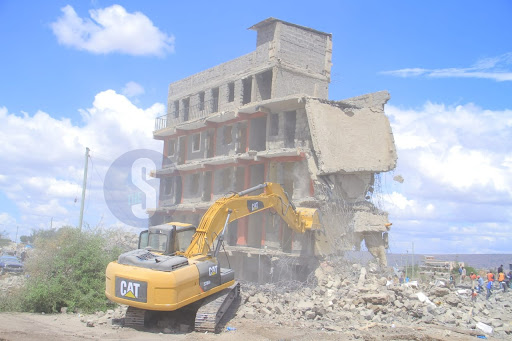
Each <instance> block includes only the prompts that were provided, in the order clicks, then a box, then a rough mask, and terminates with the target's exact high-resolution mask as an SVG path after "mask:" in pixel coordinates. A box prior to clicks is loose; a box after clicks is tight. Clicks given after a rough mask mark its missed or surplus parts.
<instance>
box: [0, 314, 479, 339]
mask: <svg viewBox="0 0 512 341" xmlns="http://www.w3.org/2000/svg"><path fill="white" fill-rule="evenodd" d="M229 326H230V327H234V328H236V330H234V331H226V330H223V331H222V332H221V333H219V334H211V333H209V334H204V333H196V332H187V333H178V334H173V335H172V336H171V335H168V334H164V333H162V332H158V331H156V332H155V331H151V330H146V331H139V330H135V329H132V328H123V327H119V326H115V325H114V326H113V325H112V324H104V325H96V326H94V327H87V324H86V323H84V322H81V321H80V317H79V315H78V314H54V315H41V314H29V313H2V314H0V340H2V341H3V340H9V341H22V340H164V339H165V340H168V339H173V340H197V339H200V340H245V341H250V340H356V339H359V340H447V339H449V340H470V339H471V340H474V339H476V337H475V336H469V335H465V334H460V333H457V332H454V331H451V330H448V329H444V330H443V328H442V327H438V326H432V327H428V328H426V327H408V326H395V327H394V328H392V327H391V326H386V325H384V324H376V323H371V322H370V323H368V325H367V326H365V327H361V328H353V327H351V326H350V324H348V323H347V324H346V325H340V326H338V328H339V330H338V331H327V330H317V329H314V328H309V327H303V326H300V323H298V324H297V326H295V327H293V326H282V325H276V324H273V323H269V322H267V321H260V320H253V319H244V318H239V317H235V318H234V319H232V320H231V321H229Z"/></svg>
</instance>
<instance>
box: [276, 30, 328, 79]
mask: <svg viewBox="0 0 512 341" xmlns="http://www.w3.org/2000/svg"><path fill="white" fill-rule="evenodd" d="M275 35H276V41H277V43H276V45H277V46H276V51H277V52H276V57H277V58H279V59H281V63H289V64H292V65H297V66H299V67H300V68H301V69H304V71H307V72H308V73H313V74H319V75H328V74H329V73H330V60H331V54H332V47H331V37H330V36H328V35H326V34H322V33H320V32H314V31H311V30H305V29H303V28H301V27H298V26H294V25H288V24H286V23H282V22H279V23H278V24H277V29H276V34H275ZM327 61H328V62H327Z"/></svg>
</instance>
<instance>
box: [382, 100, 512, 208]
mask: <svg viewBox="0 0 512 341" xmlns="http://www.w3.org/2000/svg"><path fill="white" fill-rule="evenodd" d="M386 112H387V113H388V115H390V118H391V121H392V126H393V133H394V136H395V141H396V144H397V149H398V155H399V167H400V168H401V169H402V170H400V174H409V176H411V175H413V174H417V175H418V176H419V177H420V178H421V179H422V180H421V181H422V186H423V187H420V188H417V189H416V191H415V194H420V193H421V191H426V192H428V193H431V192H432V190H431V189H432V188H429V187H430V186H431V185H434V186H436V187H434V188H435V189H437V190H441V189H442V190H443V192H444V193H445V194H444V195H446V192H447V191H448V192H449V193H458V194H460V195H469V194H474V193H480V194H481V198H475V199H474V200H483V198H482V197H488V198H498V197H499V198H502V199H506V200H507V201H510V200H512V173H511V170H512V169H511V167H510V160H511V158H512V127H511V125H510V121H511V119H512V110H504V111H489V110H484V109H482V108H479V107H477V106H475V105H473V104H468V105H463V106H462V105H459V106H455V107H447V106H444V105H436V104H432V103H427V104H426V105H425V106H424V107H423V108H422V109H421V110H417V111H414V110H402V109H399V108H396V107H393V106H387V107H386ZM404 169H405V171H404ZM405 179H406V181H407V176H405ZM468 199H469V198H468Z"/></svg>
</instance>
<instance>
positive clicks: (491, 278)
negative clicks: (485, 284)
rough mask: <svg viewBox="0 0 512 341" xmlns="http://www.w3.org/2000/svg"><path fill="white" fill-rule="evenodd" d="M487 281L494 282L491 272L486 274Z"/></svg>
mask: <svg viewBox="0 0 512 341" xmlns="http://www.w3.org/2000/svg"><path fill="white" fill-rule="evenodd" d="M487 280H488V281H494V275H493V274H492V272H489V273H488V274H487Z"/></svg>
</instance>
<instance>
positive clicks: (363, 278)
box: [357, 267, 366, 288]
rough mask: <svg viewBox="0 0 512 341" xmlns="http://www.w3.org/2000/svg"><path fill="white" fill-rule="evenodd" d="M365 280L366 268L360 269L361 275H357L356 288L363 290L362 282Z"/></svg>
mask: <svg viewBox="0 0 512 341" xmlns="http://www.w3.org/2000/svg"><path fill="white" fill-rule="evenodd" d="M365 280H366V268H364V267H363V268H361V273H360V274H359V280H358V281H357V287H358V288H363V287H364V282H365Z"/></svg>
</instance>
